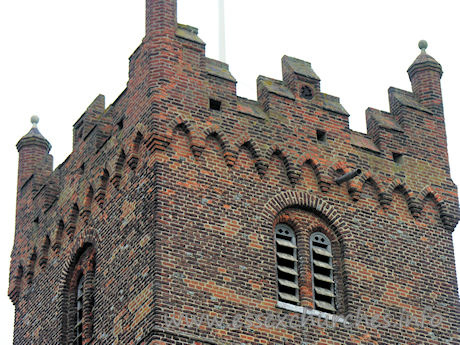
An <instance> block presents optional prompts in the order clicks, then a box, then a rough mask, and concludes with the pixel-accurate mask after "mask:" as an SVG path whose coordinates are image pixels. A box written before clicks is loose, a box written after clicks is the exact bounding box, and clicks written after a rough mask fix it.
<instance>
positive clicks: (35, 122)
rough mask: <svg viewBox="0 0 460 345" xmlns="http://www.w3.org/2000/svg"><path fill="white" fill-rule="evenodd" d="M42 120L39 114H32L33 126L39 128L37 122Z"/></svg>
mask: <svg viewBox="0 0 460 345" xmlns="http://www.w3.org/2000/svg"><path fill="white" fill-rule="evenodd" d="M39 121H40V118H39V117H38V116H37V115H32V116H31V118H30V122H31V123H32V127H33V128H37V124H38V122H39Z"/></svg>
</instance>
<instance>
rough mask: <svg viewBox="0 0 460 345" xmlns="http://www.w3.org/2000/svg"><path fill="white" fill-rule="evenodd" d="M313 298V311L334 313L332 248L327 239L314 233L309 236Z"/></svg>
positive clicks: (321, 234)
mask: <svg viewBox="0 0 460 345" xmlns="http://www.w3.org/2000/svg"><path fill="white" fill-rule="evenodd" d="M310 257H311V268H312V283H313V297H314V304H315V309H317V310H319V311H324V312H328V313H335V312H336V310H337V309H336V295H335V282H334V275H333V266H332V248H331V241H330V240H329V238H328V237H327V236H326V235H325V234H323V233H321V232H315V233H313V234H312V235H311V236H310Z"/></svg>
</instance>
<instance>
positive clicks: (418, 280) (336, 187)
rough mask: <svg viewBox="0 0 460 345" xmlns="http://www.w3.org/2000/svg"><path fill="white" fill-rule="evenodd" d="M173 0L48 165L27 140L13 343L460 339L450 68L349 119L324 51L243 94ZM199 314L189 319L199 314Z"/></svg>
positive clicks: (426, 63)
mask: <svg viewBox="0 0 460 345" xmlns="http://www.w3.org/2000/svg"><path fill="white" fill-rule="evenodd" d="M176 6H177V5H176V1H175V0H147V1H146V35H145V38H144V39H143V41H142V43H141V45H140V46H139V48H138V49H137V50H136V51H135V52H134V53H133V54H132V56H131V57H130V68H129V82H128V84H127V87H126V89H125V90H124V91H123V92H122V93H121V94H120V96H119V97H118V98H117V99H116V100H115V102H114V103H113V104H111V105H109V106H108V107H106V105H105V100H104V96H102V95H99V96H97V97H96V99H95V100H94V101H93V102H92V103H91V104H90V105H89V107H88V109H87V110H86V111H85V112H84V113H83V115H82V116H81V117H80V118H79V119H78V120H77V122H76V123H75V125H74V128H73V151H72V152H71V154H70V155H69V156H68V158H67V159H66V160H65V161H64V162H63V163H61V164H60V165H59V166H58V167H57V168H55V169H54V170H53V163H52V156H51V155H50V154H49V151H50V148H51V145H50V143H49V142H48V141H47V140H46V139H45V138H44V137H43V136H42V135H41V134H40V132H39V130H38V128H37V123H38V118H36V117H33V118H32V123H33V128H32V129H31V130H30V132H29V133H28V134H26V135H25V136H24V137H23V138H22V139H21V140H20V141H19V142H18V144H17V149H18V151H19V172H18V191H17V215H16V230H15V241H14V247H13V250H12V255H11V270H10V287H9V296H10V298H11V300H12V302H13V303H14V305H15V310H16V315H15V330H14V344H15V345H24V344H120V345H125V344H145V345H147V344H156V345H160V344H161V345H166V344H168V345H169V344H176V345H179V344H181V345H183V344H195V345H197V344H199V345H211V344H212V345H216V344H219V345H230V344H292V345H294V344H304V345H307V344H308V345H310V344H315V345H320V344H321V345H324V344H331V345H343V344H361V345H364V344H366V345H367V344H386V345H390V344H395V345H396V344H417V345H418V344H460V339H459V334H458V330H459V328H460V320H459V314H460V309H459V300H458V295H457V282H456V276H455V267H454V252H453V244H452V236H451V233H452V231H453V229H454V227H455V225H456V224H457V222H458V220H459V217H460V214H459V205H458V194H457V187H456V185H455V184H454V183H453V181H452V179H451V177H450V171H449V162H448V154H447V143H446V133H445V125H444V114H443V103H442V95H441V87H440V79H441V76H442V69H441V65H440V64H439V63H438V62H437V61H436V60H435V59H434V58H432V57H431V56H429V55H428V54H427V53H426V52H425V49H426V47H427V45H426V42H423V41H422V42H420V45H419V46H420V48H421V53H420V55H419V56H418V57H417V58H416V59H415V61H414V62H413V63H412V65H411V66H410V67H409V70H408V74H409V78H410V80H411V83H412V92H409V91H404V90H400V89H396V88H390V89H389V102H390V112H386V111H382V110H377V109H372V108H369V109H368V110H367V112H366V119H367V126H368V133H366V134H363V133H358V132H355V131H352V130H350V128H349V121H348V120H349V114H348V113H347V111H346V110H345V109H344V107H343V106H342V105H341V104H340V101H339V98H337V97H335V96H331V95H328V94H325V93H323V92H321V87H320V78H319V77H318V75H316V73H315V72H314V71H313V69H312V66H311V64H310V63H308V62H305V61H302V60H299V59H296V58H293V57H288V56H284V57H283V58H282V71H283V78H282V79H283V80H275V79H272V78H269V77H263V76H260V77H259V78H258V79H257V100H256V101H254V100H249V99H245V98H241V97H238V96H237V95H236V80H235V79H234V77H233V76H232V74H231V73H230V71H229V68H228V65H226V64H225V63H222V62H219V61H215V60H212V59H209V58H206V57H205V45H204V42H203V41H202V40H201V39H200V38H199V37H198V30H197V29H195V28H193V27H190V26H186V25H181V24H177V20H176ZM191 321H193V322H194V324H191V323H190V322H191Z"/></svg>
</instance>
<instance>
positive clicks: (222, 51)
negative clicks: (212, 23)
mask: <svg viewBox="0 0 460 345" xmlns="http://www.w3.org/2000/svg"><path fill="white" fill-rule="evenodd" d="M219 60H220V61H222V62H226V56H225V4H224V0H219Z"/></svg>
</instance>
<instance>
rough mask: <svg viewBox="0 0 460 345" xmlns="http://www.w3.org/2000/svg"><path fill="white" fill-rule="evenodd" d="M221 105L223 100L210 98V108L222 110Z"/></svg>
mask: <svg viewBox="0 0 460 345" xmlns="http://www.w3.org/2000/svg"><path fill="white" fill-rule="evenodd" d="M221 106H222V102H221V101H218V100H217V99H212V98H211V99H210V100H209V108H210V109H211V110H217V111H220V109H221Z"/></svg>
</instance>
